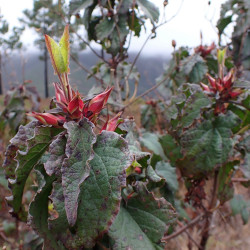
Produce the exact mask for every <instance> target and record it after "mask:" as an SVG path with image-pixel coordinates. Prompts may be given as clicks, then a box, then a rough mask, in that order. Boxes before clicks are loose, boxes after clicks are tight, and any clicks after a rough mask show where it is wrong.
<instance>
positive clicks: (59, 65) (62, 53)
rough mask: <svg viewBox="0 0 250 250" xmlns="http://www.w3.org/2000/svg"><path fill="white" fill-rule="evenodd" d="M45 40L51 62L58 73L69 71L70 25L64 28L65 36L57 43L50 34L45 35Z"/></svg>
mask: <svg viewBox="0 0 250 250" xmlns="http://www.w3.org/2000/svg"><path fill="white" fill-rule="evenodd" d="M45 42H46V46H47V49H48V51H49V54H50V58H51V63H52V66H53V68H54V70H55V73H56V74H62V73H68V72H69V26H68V25H67V26H66V27H65V29H64V32H63V36H62V38H61V40H60V42H59V44H57V43H56V42H55V41H54V40H53V39H52V38H51V37H50V36H48V35H45Z"/></svg>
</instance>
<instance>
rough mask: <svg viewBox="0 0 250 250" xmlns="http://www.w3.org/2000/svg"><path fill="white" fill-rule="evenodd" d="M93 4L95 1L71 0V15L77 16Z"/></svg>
mask: <svg viewBox="0 0 250 250" xmlns="http://www.w3.org/2000/svg"><path fill="white" fill-rule="evenodd" d="M92 3H93V0H71V1H70V3H69V11H70V14H71V15H72V14H76V13H77V12H78V11H80V10H82V9H85V8H86V7H88V6H89V5H91V4H92Z"/></svg>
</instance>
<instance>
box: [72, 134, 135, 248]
mask: <svg viewBox="0 0 250 250" xmlns="http://www.w3.org/2000/svg"><path fill="white" fill-rule="evenodd" d="M93 150H94V158H93V159H92V160H91V161H90V163H89V164H90V176H89V177H88V178H87V179H86V180H85V181H84V182H83V184H82V185H81V192H80V195H79V207H78V217H77V222H76V225H75V228H76V232H77V234H76V236H75V238H74V240H73V242H72V243H71V242H69V241H68V243H70V244H73V245H74V244H75V245H76V246H77V248H78V249H79V247H80V246H84V247H86V248H92V247H93V246H94V245H95V239H96V238H97V237H98V236H99V235H102V234H103V233H104V232H105V231H107V230H108V228H109V226H110V225H111V224H112V222H113V220H114V219H115V217H116V216H117V213H118V211H119V206H120V201H121V188H122V187H124V186H125V185H126V171H125V170H126V168H127V167H129V166H130V165H131V163H132V160H133V159H132V158H131V156H130V154H129V150H128V145H127V142H126V141H125V140H124V139H123V138H122V137H121V136H120V135H118V134H116V133H114V132H108V131H103V132H102V133H101V134H100V135H98V136H97V141H96V143H95V144H94V146H93Z"/></svg>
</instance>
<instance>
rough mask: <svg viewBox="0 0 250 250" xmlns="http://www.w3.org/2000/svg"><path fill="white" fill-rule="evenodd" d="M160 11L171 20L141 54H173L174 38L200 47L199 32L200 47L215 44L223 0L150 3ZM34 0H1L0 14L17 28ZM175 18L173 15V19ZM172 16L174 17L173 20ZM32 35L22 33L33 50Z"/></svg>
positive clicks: (135, 44)
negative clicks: (201, 36)
mask: <svg viewBox="0 0 250 250" xmlns="http://www.w3.org/2000/svg"><path fill="white" fill-rule="evenodd" d="M151 1H152V2H154V3H155V4H156V5H157V6H158V7H159V9H160V11H161V18H160V21H161V20H162V18H163V13H164V12H165V18H166V20H170V19H171V20H170V21H169V22H167V23H166V24H165V25H163V26H162V27H160V28H159V29H158V30H157V37H156V38H155V39H152V40H150V41H149V42H148V43H147V45H146V47H145V49H144V53H149V54H159V55H168V54H169V53H171V51H172V47H171V41H172V39H174V40H175V41H176V43H177V47H180V46H183V45H186V46H190V47H194V46H198V45H199V44H200V31H201V32H202V34H203V44H207V45H209V44H211V43H212V42H215V43H217V41H218V37H217V33H216V28H215V26H216V22H217V20H218V18H219V14H220V6H221V4H222V3H224V2H225V1H226V0H211V1H210V5H209V4H208V2H209V1H208V0H169V4H168V5H167V6H166V7H165V10H163V9H164V8H163V0H151ZM32 5H33V0H0V8H1V12H0V13H1V14H2V15H3V16H4V18H5V19H6V20H7V21H8V22H9V23H10V25H11V26H13V25H18V20H17V18H18V17H21V16H22V11H23V10H24V9H31V8H32ZM175 15H176V16H175ZM173 16H175V17H174V18H172V17H173ZM147 27H148V29H147V30H148V31H147V33H145V32H144V34H142V36H141V37H140V38H139V39H137V38H133V40H132V43H131V50H133V51H138V50H139V49H140V47H141V46H142V44H143V42H144V40H145V39H146V37H147V34H149V32H150V24H148V25H147ZM33 34H34V33H32V32H31V31H29V32H25V36H24V40H25V45H26V47H28V48H34V46H33V45H32V43H33V40H34V38H33Z"/></svg>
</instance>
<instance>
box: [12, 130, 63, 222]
mask: <svg viewBox="0 0 250 250" xmlns="http://www.w3.org/2000/svg"><path fill="white" fill-rule="evenodd" d="M29 129H30V128H29ZM61 131H62V129H56V128H53V127H42V126H41V127H36V128H35V129H34V135H33V137H31V138H29V139H26V143H27V149H26V151H25V152H24V151H18V152H17V156H16V158H15V160H16V161H17V168H16V171H15V179H9V183H10V185H9V186H10V188H11V190H12V196H11V197H8V203H9V204H10V205H11V206H12V208H13V211H12V214H14V215H16V216H17V217H19V218H20V219H21V220H25V217H26V215H25V214H26V213H25V211H24V208H23V206H22V196H23V189H24V186H25V183H26V180H27V178H28V176H29V173H30V172H31V170H32V169H33V167H34V166H35V165H36V164H37V163H38V161H39V160H40V158H41V157H42V156H43V154H44V153H45V151H46V150H47V148H48V146H49V145H50V143H51V141H52V140H53V138H54V136H55V135H57V134H58V133H60V132H61ZM22 135H23V136H24V137H26V138H27V134H22ZM14 138H15V140H17V141H18V140H20V145H22V144H23V142H21V138H22V137H14ZM13 141H14V140H13Z"/></svg>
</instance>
